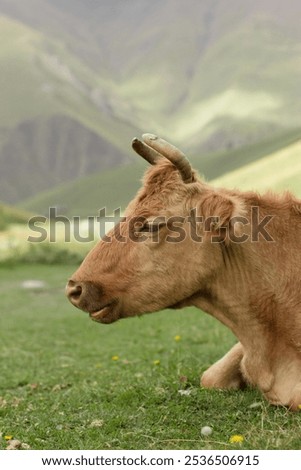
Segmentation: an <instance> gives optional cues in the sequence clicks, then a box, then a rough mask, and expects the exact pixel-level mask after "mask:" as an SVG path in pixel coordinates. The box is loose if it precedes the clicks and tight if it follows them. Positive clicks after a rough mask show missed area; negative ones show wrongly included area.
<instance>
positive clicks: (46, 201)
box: [21, 131, 301, 217]
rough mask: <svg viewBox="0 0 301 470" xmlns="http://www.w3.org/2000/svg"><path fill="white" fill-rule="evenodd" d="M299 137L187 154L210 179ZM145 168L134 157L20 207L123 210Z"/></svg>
mask: <svg viewBox="0 0 301 470" xmlns="http://www.w3.org/2000/svg"><path fill="white" fill-rule="evenodd" d="M300 139H301V131H296V132H294V133H290V134H286V135H281V136H278V138H277V139H273V140H272V141H265V142H261V143H260V144H257V145H252V146H249V147H246V148H244V149H240V150H236V151H231V152H226V153H225V152H224V153H218V154H210V155H202V156H200V155H198V156H192V157H191V156H189V160H190V162H191V164H192V166H193V167H194V168H196V169H198V170H199V171H200V173H201V174H202V175H204V177H205V178H206V179H207V180H212V179H213V178H217V176H219V175H222V174H224V173H225V172H226V171H227V169H228V170H229V169H231V170H234V172H235V171H236V170H237V172H238V174H239V168H244V165H243V164H244V162H249V163H251V162H254V164H256V162H258V164H259V163H260V162H261V160H262V159H263V160H264V159H265V157H266V155H273V154H277V152H280V151H281V149H283V152H286V149H290V148H293V146H294V145H296V142H299V141H300ZM297 148H298V147H297ZM282 164H283V167H285V164H286V163H285V161H282ZM146 168H147V163H146V162H145V161H144V160H143V159H142V158H139V157H138V156H135V160H134V162H133V163H131V164H128V165H126V166H122V167H119V168H117V169H110V170H107V171H103V172H99V173H95V174H94V175H92V176H86V177H84V178H80V179H78V180H76V181H72V182H70V183H68V184H64V185H61V186H59V187H56V188H53V189H52V190H50V191H44V192H41V193H39V194H37V195H36V196H34V197H33V198H30V199H28V200H26V201H23V203H22V204H21V207H23V208H25V209H27V210H30V211H31V212H35V213H38V214H45V215H47V214H48V211H49V207H57V208H58V209H59V210H60V212H61V213H64V214H66V215H68V216H74V215H79V216H82V217H87V216H89V215H97V214H98V211H99V209H101V208H103V207H105V208H106V210H107V212H108V213H110V212H112V211H113V210H114V209H116V208H119V207H120V208H122V209H124V208H125V207H126V206H127V204H128V202H129V201H130V200H131V199H132V198H133V196H134V195H135V193H136V191H137V190H138V188H139V187H140V186H141V179H142V176H143V173H144V171H145V170H146ZM277 171H278V172H279V174H280V175H281V174H283V173H282V171H281V168H278V170H277ZM230 175H231V173H230ZM221 178H222V177H221ZM221 181H222V180H221ZM238 182H239V180H238ZM236 183H237V181H236V182H235V184H236ZM235 184H234V185H235Z"/></svg>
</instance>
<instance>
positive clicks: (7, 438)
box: [4, 436, 13, 441]
mask: <svg viewBox="0 0 301 470" xmlns="http://www.w3.org/2000/svg"><path fill="white" fill-rule="evenodd" d="M12 438H13V436H4V439H5V440H6V441H11V440H12Z"/></svg>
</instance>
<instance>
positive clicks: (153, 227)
mask: <svg viewBox="0 0 301 470" xmlns="http://www.w3.org/2000/svg"><path fill="white" fill-rule="evenodd" d="M163 225H164V224H162V223H161V224H150V223H148V222H146V223H145V224H144V225H143V226H142V227H141V228H140V230H139V231H140V232H150V233H155V232H159V230H160V228H161V227H163Z"/></svg>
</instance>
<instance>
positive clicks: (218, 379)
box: [201, 343, 246, 389]
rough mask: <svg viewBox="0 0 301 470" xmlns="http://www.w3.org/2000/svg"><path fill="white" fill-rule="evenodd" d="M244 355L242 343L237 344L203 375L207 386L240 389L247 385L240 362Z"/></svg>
mask: <svg viewBox="0 0 301 470" xmlns="http://www.w3.org/2000/svg"><path fill="white" fill-rule="evenodd" d="M243 356H244V350H243V347H242V345H241V343H237V344H235V346H233V348H232V349H230V351H229V352H228V353H227V354H225V356H223V357H222V358H221V359H220V360H219V361H217V362H216V363H215V364H213V365H212V366H211V367H209V369H207V370H206V371H205V372H204V373H203V375H202V377H201V386H202V387H205V388H219V389H240V388H243V387H244V386H245V385H246V380H245V379H244V377H243V375H242V373H241V370H240V364H241V361H242V358H243Z"/></svg>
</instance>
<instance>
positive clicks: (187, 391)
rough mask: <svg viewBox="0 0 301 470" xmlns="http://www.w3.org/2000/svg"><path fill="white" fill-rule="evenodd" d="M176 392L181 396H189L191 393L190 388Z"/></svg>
mask: <svg viewBox="0 0 301 470" xmlns="http://www.w3.org/2000/svg"><path fill="white" fill-rule="evenodd" d="M178 393H179V394H180V395H182V396H186V397H187V396H189V395H190V394H191V390H179V391H178Z"/></svg>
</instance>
